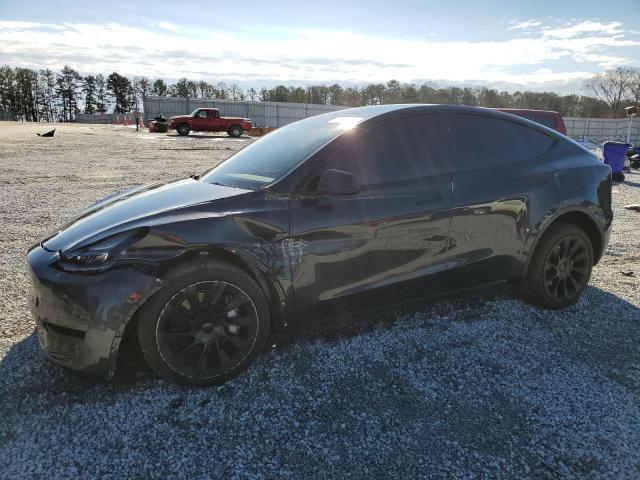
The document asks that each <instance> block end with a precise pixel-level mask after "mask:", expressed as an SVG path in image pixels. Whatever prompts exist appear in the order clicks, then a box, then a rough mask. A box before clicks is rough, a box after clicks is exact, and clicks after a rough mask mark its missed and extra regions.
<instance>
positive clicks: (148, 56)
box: [0, 21, 640, 88]
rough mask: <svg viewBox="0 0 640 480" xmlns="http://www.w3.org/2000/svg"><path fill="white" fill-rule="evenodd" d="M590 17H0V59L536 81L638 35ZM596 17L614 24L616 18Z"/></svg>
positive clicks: (258, 76) (171, 73)
mask: <svg viewBox="0 0 640 480" xmlns="http://www.w3.org/2000/svg"><path fill="white" fill-rule="evenodd" d="M595 23H597V22H580V23H576V24H573V25H570V26H565V27H563V28H564V29H565V33H562V34H560V33H558V32H553V31H551V30H550V29H547V30H545V31H544V34H537V35H532V36H527V37H523V38H513V39H510V40H501V41H481V42H468V41H438V40H437V39H433V38H430V39H428V40H410V39H401V38H383V37H379V36H374V35H364V34H359V33H353V32H344V31H327V30H319V29H297V30H280V31H278V33H279V34H278V35H277V36H275V37H265V36H264V35H263V34H262V35H260V36H258V35H257V34H252V33H247V32H249V31H245V32H244V33H225V32H222V31H219V30H199V31H194V30H193V29H190V30H189V32H188V35H187V33H186V32H180V31H176V30H175V29H173V30H172V29H171V28H168V29H167V28H163V29H155V30H150V29H142V28H134V27H127V26H123V25H120V24H115V23H111V24H106V25H97V24H82V23H75V24H61V25H60V24H34V23H28V22H7V21H4V22H0V64H3V63H8V64H12V65H23V66H29V67H32V68H43V67H48V68H54V69H59V68H61V67H62V66H64V65H65V64H70V65H72V66H74V67H76V68H78V69H80V70H81V71H82V72H83V73H85V74H86V73H108V72H111V71H114V70H116V71H119V72H121V73H123V74H127V75H147V76H149V77H155V76H161V77H164V78H169V79H171V78H173V79H175V78H179V77H182V76H186V77H189V78H193V79H206V80H210V81H212V80H215V81H219V80H226V81H237V82H249V83H252V84H254V85H256V86H258V85H260V83H261V82H267V81H269V82H271V81H276V82H283V83H288V82H298V83H299V82H308V83H316V82H329V81H340V82H355V83H363V82H379V81H386V80H389V79H390V78H396V79H398V80H400V81H413V80H415V79H432V80H438V81H442V82H450V83H457V84H459V83H461V82H465V81H468V82H476V83H480V82H483V83H485V84H504V83H513V84H518V85H524V86H530V87H532V88H535V87H536V86H540V85H546V86H548V85H552V84H564V83H566V82H569V81H578V80H580V79H583V78H586V77H589V76H590V75H592V72H593V71H594V69H595V70H597V69H600V68H601V67H602V66H607V67H609V66H614V65H619V64H623V63H625V62H628V59H627V58H624V57H623V56H620V55H617V53H618V52H617V51H616V49H618V48H619V47H628V46H640V42H639V41H632V40H628V39H624V38H620V37H618V36H612V35H605V34H604V32H605V30H603V29H605V27H601V28H600V29H595V26H594V25H593V24H595ZM587 24H588V25H587ZM169 25H172V24H169ZM598 25H601V26H602V25H605V26H606V29H609V30H610V29H613V30H615V31H618V30H619V29H620V26H619V24H617V23H615V22H614V24H598ZM607 25H608V26H607ZM165 27H166V26H165ZM571 28H572V30H569V31H567V29H571ZM568 32H571V33H568ZM43 46H46V48H44V49H43ZM573 61H577V62H580V64H581V68H580V69H575V68H574V69H573V71H566V70H568V69H567V68H562V69H561V70H562V71H558V69H557V67H556V69H555V70H552V69H551V65H558V62H570V63H573ZM635 61H636V62H637V61H638V59H637V58H636V59H635ZM582 66H584V68H583V67H582Z"/></svg>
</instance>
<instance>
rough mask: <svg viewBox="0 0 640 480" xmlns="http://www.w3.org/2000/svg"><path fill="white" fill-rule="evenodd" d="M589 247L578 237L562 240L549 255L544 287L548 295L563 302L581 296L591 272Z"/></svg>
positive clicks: (573, 236) (567, 237)
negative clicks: (577, 295)
mask: <svg viewBox="0 0 640 480" xmlns="http://www.w3.org/2000/svg"><path fill="white" fill-rule="evenodd" d="M588 248H589V246H588V245H587V244H586V243H585V242H584V240H583V239H582V238H580V237H579V236H577V235H568V236H566V237H563V238H561V239H560V240H559V241H558V242H557V243H556V244H555V246H554V247H553V248H552V249H551V251H550V252H549V253H548V255H547V259H546V261H545V265H544V287H545V290H546V292H547V294H548V295H549V296H550V297H551V298H553V299H554V300H556V301H558V302H563V301H565V300H567V299H571V298H573V297H574V296H575V295H576V294H579V293H580V292H581V291H582V290H583V289H584V287H585V285H586V284H587V281H588V280H589V273H590V272H591V265H590V264H589V261H590V257H591V255H590V253H589V251H588Z"/></svg>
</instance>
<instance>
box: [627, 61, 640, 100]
mask: <svg viewBox="0 0 640 480" xmlns="http://www.w3.org/2000/svg"><path fill="white" fill-rule="evenodd" d="M629 100H631V101H632V102H633V103H634V104H635V105H638V104H640V68H635V69H634V70H633V74H632V75H631V82H630V84H629Z"/></svg>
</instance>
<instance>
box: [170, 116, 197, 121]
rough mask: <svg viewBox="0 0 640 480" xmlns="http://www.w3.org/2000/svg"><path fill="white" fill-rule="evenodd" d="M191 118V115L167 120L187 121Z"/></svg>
mask: <svg viewBox="0 0 640 480" xmlns="http://www.w3.org/2000/svg"><path fill="white" fill-rule="evenodd" d="M190 118H193V117H192V116H191V115H174V116H173V117H171V118H170V119H169V120H187V119H190Z"/></svg>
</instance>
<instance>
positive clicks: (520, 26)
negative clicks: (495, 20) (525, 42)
mask: <svg viewBox="0 0 640 480" xmlns="http://www.w3.org/2000/svg"><path fill="white" fill-rule="evenodd" d="M509 24H510V26H509V28H507V30H530V29H531V28H534V27H539V26H540V25H542V24H541V23H540V22H539V21H537V20H533V19H532V20H525V21H524V22H517V21H515V20H512V21H511V22H509Z"/></svg>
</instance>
